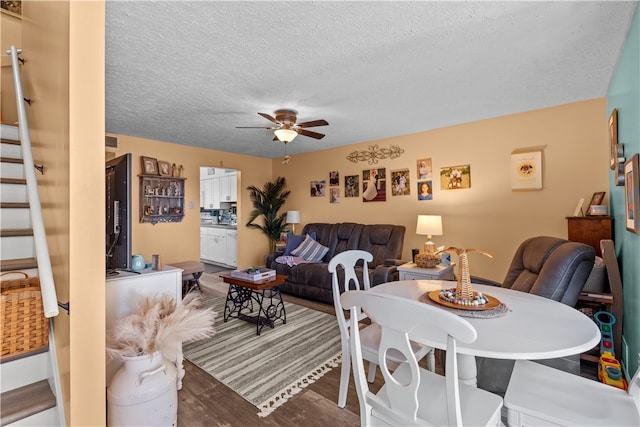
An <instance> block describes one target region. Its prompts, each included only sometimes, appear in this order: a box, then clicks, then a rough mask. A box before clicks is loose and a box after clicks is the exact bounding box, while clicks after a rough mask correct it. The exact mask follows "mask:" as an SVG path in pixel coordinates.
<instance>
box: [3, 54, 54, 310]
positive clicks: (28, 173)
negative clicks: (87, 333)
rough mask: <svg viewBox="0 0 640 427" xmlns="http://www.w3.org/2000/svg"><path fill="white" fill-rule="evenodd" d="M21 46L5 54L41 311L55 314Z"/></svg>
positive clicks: (52, 283)
mask: <svg viewBox="0 0 640 427" xmlns="http://www.w3.org/2000/svg"><path fill="white" fill-rule="evenodd" d="M21 52H22V50H21V49H16V47H15V46H11V49H10V50H8V51H7V54H8V55H10V56H11V65H12V69H13V82H14V85H15V90H16V104H17V108H18V129H19V131H20V142H21V147H22V159H23V162H24V174H25V178H26V180H27V197H28V200H29V208H30V209H29V211H30V213H31V223H32V224H31V227H32V229H33V239H34V243H35V250H36V259H37V261H38V276H39V277H40V289H41V292H42V305H43V306H44V315H45V316H46V317H54V316H57V315H58V314H59V311H58V296H57V294H56V287H55V284H54V281H53V272H52V270H51V258H50V257H49V247H48V246H47V236H46V233H45V229H44V220H43V218H42V207H41V205H40V196H39V194H38V182H37V180H36V174H35V172H34V168H33V167H31V166H32V165H33V164H34V161H33V153H32V152H31V138H30V136H29V124H28V122H27V111H26V109H25V107H24V94H23V93H22V78H21V76H20V68H19V63H18V53H21Z"/></svg>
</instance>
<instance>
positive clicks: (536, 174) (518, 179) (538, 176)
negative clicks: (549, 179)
mask: <svg viewBox="0 0 640 427" xmlns="http://www.w3.org/2000/svg"><path fill="white" fill-rule="evenodd" d="M510 175H511V189H512V190H542V150H531V151H520V150H514V151H512V152H511V174H510Z"/></svg>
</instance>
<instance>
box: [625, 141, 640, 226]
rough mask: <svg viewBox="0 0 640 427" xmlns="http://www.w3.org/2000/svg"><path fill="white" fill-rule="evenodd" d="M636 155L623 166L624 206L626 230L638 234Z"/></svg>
mask: <svg viewBox="0 0 640 427" xmlns="http://www.w3.org/2000/svg"><path fill="white" fill-rule="evenodd" d="M638 158H639V156H638V153H636V154H634V155H633V156H631V158H629V160H627V162H626V163H625V164H624V176H625V178H624V202H625V203H624V205H625V215H624V216H625V222H626V226H627V230H629V231H633V232H634V233H636V234H640V179H639V178H638V162H639V160H638Z"/></svg>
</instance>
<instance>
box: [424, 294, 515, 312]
mask: <svg viewBox="0 0 640 427" xmlns="http://www.w3.org/2000/svg"><path fill="white" fill-rule="evenodd" d="M418 300H419V301H420V302H423V303H425V304H429V305H433V306H435V307H438V308H441V309H443V310H447V311H448V312H450V313H453V314H457V315H458V316H461V317H473V318H475V319H491V318H493V317H500V316H504V315H505V314H507V313H508V312H509V311H510V310H509V307H507V306H506V305H505V304H504V303H503V302H500V305H498V306H497V307H496V308H492V309H490V310H483V311H474V310H460V309H459V308H450V307H446V306H444V305H442V304H438V303H437V302H435V301H432V300H431V298H429V292H425V293H424V294H422V295H420V298H418Z"/></svg>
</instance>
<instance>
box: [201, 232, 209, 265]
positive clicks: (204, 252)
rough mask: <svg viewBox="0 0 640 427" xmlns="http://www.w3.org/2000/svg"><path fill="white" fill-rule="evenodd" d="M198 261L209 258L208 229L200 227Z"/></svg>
mask: <svg viewBox="0 0 640 427" xmlns="http://www.w3.org/2000/svg"><path fill="white" fill-rule="evenodd" d="M200 259H206V260H208V259H210V258H209V229H208V228H207V227H200Z"/></svg>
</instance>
